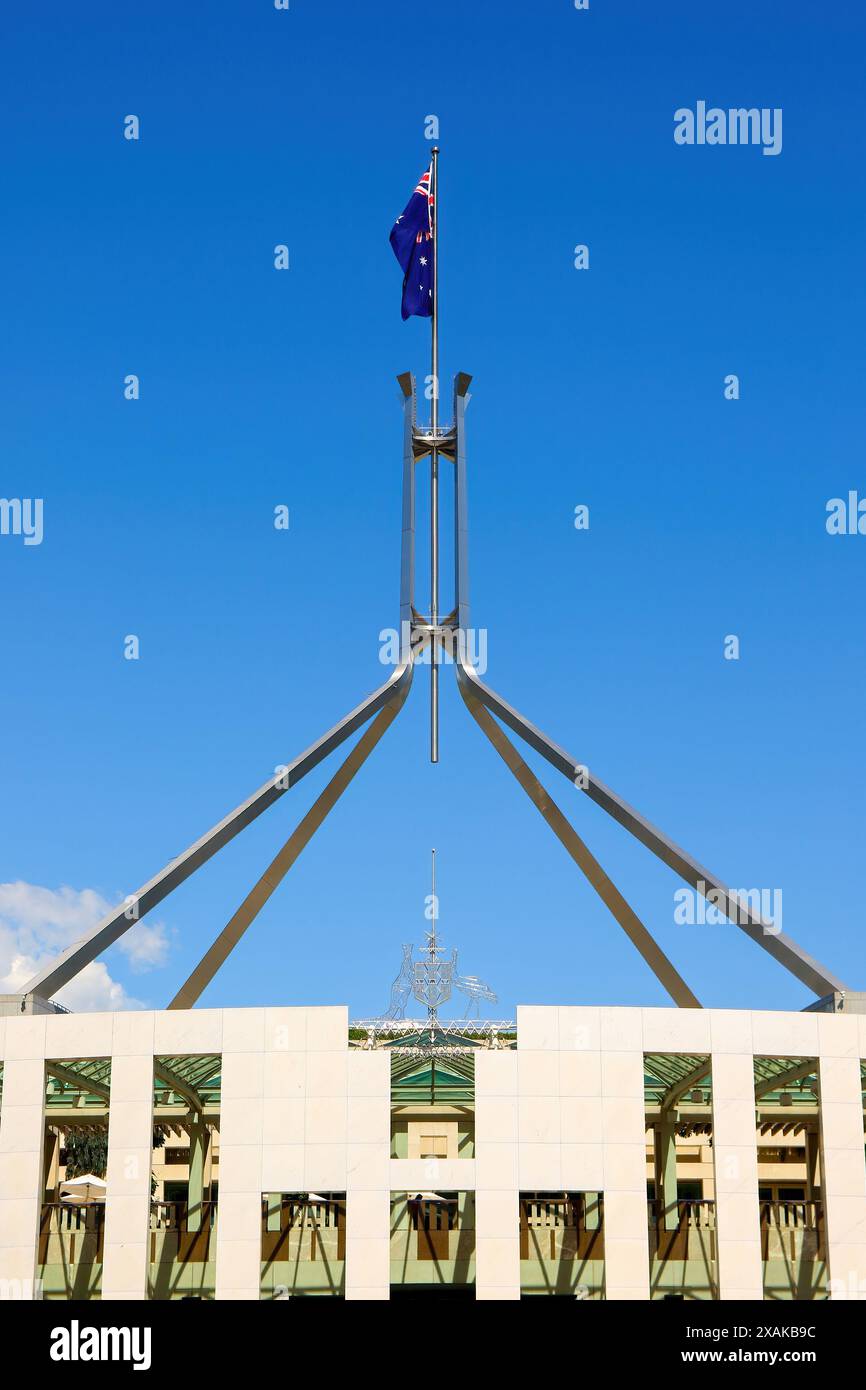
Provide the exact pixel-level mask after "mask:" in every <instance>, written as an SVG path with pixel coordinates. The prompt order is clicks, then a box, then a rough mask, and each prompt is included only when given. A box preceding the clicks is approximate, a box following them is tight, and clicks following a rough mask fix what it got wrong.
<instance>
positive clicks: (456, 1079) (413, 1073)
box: [391, 1053, 475, 1105]
mask: <svg viewBox="0 0 866 1390" xmlns="http://www.w3.org/2000/svg"><path fill="white" fill-rule="evenodd" d="M474 1100H475V1058H474V1057H473V1056H471V1055H469V1056H465V1057H435V1056H431V1057H405V1056H401V1055H400V1054H396V1053H392V1054H391V1102H392V1104H393V1105H413V1104H414V1105H471V1104H472V1103H473V1101H474Z"/></svg>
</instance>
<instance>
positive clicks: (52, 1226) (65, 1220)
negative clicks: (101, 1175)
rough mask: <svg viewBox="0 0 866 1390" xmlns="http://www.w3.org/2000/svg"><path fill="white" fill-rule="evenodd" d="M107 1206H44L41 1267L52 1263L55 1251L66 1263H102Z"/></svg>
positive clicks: (41, 1232) (70, 1204) (42, 1211)
mask: <svg viewBox="0 0 866 1390" xmlns="http://www.w3.org/2000/svg"><path fill="white" fill-rule="evenodd" d="M104 1231H105V1203H104V1202H93V1203H89V1204H87V1205H84V1204H80V1203H77V1202H43V1203H42V1210H41V1212H40V1217H39V1263H40V1265H46V1264H49V1263H52V1262H53V1261H52V1259H51V1256H52V1253H53V1250H52V1247H54V1246H55V1242H58V1243H57V1244H56V1249H57V1250H58V1252H59V1251H60V1250H62V1257H63V1258H62V1262H63V1263H66V1262H68V1263H69V1264H78V1263H80V1262H81V1261H86V1262H88V1263H91V1264H98V1263H99V1262H100V1261H101V1259H102V1245H103V1235H104Z"/></svg>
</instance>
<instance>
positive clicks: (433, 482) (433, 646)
mask: <svg viewBox="0 0 866 1390" xmlns="http://www.w3.org/2000/svg"><path fill="white" fill-rule="evenodd" d="M432 155H433V161H432V164H431V166H430V197H431V204H430V206H431V230H432V232H433V312H432V315H431V318H430V328H431V332H430V358H431V365H430V376H431V381H430V434H431V437H432V442H431V448H430V625H431V627H432V628H434V629H435V628H436V627H437V626H438V624H439V450H438V448H437V445H436V436H437V433H438V430H439V168H438V166H439V147H438V145H434V146H433V150H432ZM430 761H431V763H438V761H439V643H438V641H437V640H436V635H435V631H434V633H433V640H432V642H431V643H430Z"/></svg>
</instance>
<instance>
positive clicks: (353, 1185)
mask: <svg viewBox="0 0 866 1390" xmlns="http://www.w3.org/2000/svg"><path fill="white" fill-rule="evenodd" d="M348 1091H349V1094H348V1148H347V1158H346V1165H347V1175H346V1298H347V1299H353V1300H374V1299H375V1300H382V1299H387V1298H389V1297H390V1286H391V1267H390V1255H391V1250H390V1225H391V1190H390V1162H391V1157H390V1155H391V1057H390V1055H389V1053H387V1052H383V1051H369V1052H367V1051H351V1052H350V1053H349V1056H348Z"/></svg>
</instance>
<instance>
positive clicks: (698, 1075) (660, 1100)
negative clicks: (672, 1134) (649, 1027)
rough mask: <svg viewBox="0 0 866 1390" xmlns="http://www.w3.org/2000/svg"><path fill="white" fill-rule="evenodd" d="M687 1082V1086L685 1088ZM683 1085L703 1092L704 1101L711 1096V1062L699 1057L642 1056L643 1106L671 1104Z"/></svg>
mask: <svg viewBox="0 0 866 1390" xmlns="http://www.w3.org/2000/svg"><path fill="white" fill-rule="evenodd" d="M686 1083H688V1085H686ZM684 1086H686V1091H685V1094H686V1095H688V1094H689V1093H690V1092H691V1091H692V1089H693V1088H697V1089H700V1090H702V1092H703V1099H704V1100H708V1099H709V1098H710V1095H711V1089H712V1088H711V1085H710V1059H709V1057H707V1056H701V1055H700V1054H689V1053H682V1052H648V1053H647V1054H646V1056H645V1057H644V1074H643V1093H644V1103H645V1104H646V1105H652V1106H655V1105H662V1104H667V1105H671V1104H674V1103H675V1101H676V1099H679V1098H680V1097H679V1096H678V1095H677V1092H678V1091H681V1090H682V1088H683V1087H684Z"/></svg>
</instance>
